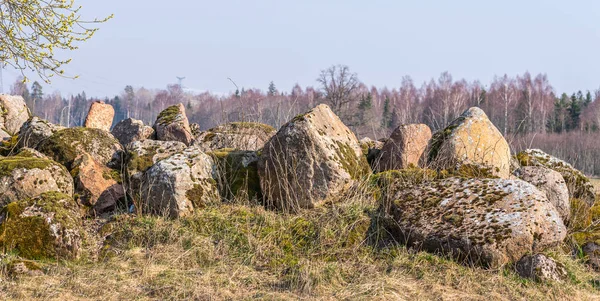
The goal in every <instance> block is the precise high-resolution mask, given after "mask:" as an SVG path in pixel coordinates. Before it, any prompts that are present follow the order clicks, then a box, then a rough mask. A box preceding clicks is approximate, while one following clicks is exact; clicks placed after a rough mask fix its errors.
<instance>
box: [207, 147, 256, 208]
mask: <svg viewBox="0 0 600 301" xmlns="http://www.w3.org/2000/svg"><path fill="white" fill-rule="evenodd" d="M207 154H208V155H209V156H211V157H212V158H213V160H214V162H215V166H216V175H215V179H216V180H217V185H218V187H219V194H220V195H221V197H222V198H223V199H224V200H225V201H239V200H245V201H251V202H252V201H253V202H254V203H258V202H260V201H262V192H261V190H260V181H259V177H258V154H257V153H256V152H255V151H242V150H233V149H219V150H215V151H212V152H209V153H207Z"/></svg>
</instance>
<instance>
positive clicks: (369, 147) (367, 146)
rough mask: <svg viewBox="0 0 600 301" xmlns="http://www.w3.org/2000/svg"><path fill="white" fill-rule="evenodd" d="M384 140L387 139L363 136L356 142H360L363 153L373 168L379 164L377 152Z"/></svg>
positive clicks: (379, 150)
mask: <svg viewBox="0 0 600 301" xmlns="http://www.w3.org/2000/svg"><path fill="white" fill-rule="evenodd" d="M385 141H387V139H382V140H373V139H371V138H369V137H364V138H362V139H360V141H359V142H358V143H360V148H361V150H362V153H363V155H364V156H365V157H366V158H367V162H368V163H369V166H371V168H372V169H373V170H377V169H376V168H377V166H378V165H379V153H380V152H381V149H382V148H383V145H384V144H385Z"/></svg>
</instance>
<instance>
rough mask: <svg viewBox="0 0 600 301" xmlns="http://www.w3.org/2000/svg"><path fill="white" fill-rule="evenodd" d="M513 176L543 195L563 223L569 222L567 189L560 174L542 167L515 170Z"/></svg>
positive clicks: (526, 167) (569, 212)
mask: <svg viewBox="0 0 600 301" xmlns="http://www.w3.org/2000/svg"><path fill="white" fill-rule="evenodd" d="M514 175H515V176H517V177H518V178H519V179H521V180H523V181H525V182H527V183H530V184H533V185H534V186H535V187H537V188H538V189H539V190H540V191H541V192H543V193H545V194H546V197H547V198H548V200H549V201H550V203H552V204H553V205H554V207H556V210H558V214H560V217H561V218H562V219H563V221H564V222H567V221H569V217H570V216H571V204H570V202H569V189H568V188H567V184H566V183H565V180H564V179H563V176H562V175H561V174H560V173H558V172H556V171H554V170H552V169H549V168H546V167H543V166H524V167H521V168H519V169H517V170H516V171H515V172H514Z"/></svg>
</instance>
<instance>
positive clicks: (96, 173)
mask: <svg viewBox="0 0 600 301" xmlns="http://www.w3.org/2000/svg"><path fill="white" fill-rule="evenodd" d="M73 166H74V167H75V168H74V169H73V171H72V172H71V173H72V174H73V176H74V179H75V192H76V193H77V194H78V195H79V202H80V203H82V204H83V205H86V206H89V207H92V208H93V211H94V212H96V213H103V212H106V211H110V210H113V209H114V208H115V206H116V204H117V201H118V200H119V199H120V198H123V197H124V196H125V191H124V189H123V186H122V185H121V184H120V183H119V182H121V180H120V174H119V172H118V171H116V170H113V169H110V168H108V167H106V166H104V165H103V164H99V163H98V162H96V161H94V159H93V158H92V156H90V155H89V154H87V153H83V154H81V155H80V156H79V157H78V158H77V159H76V160H75V162H74V163H73Z"/></svg>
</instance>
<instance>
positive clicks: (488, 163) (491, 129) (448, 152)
mask: <svg viewBox="0 0 600 301" xmlns="http://www.w3.org/2000/svg"><path fill="white" fill-rule="evenodd" d="M428 164H429V165H430V166H431V167H433V168H436V169H446V170H449V171H451V172H452V171H455V170H458V171H461V173H462V174H464V173H465V169H468V170H469V171H470V173H472V174H473V176H476V177H484V178H485V177H499V178H502V179H507V178H508V177H509V176H510V148H509V146H508V143H507V142H506V140H505V139H504V137H503V136H502V134H501V133H500V131H498V129H497V128H496V127H495V126H494V124H493V123H492V122H491V121H490V120H489V119H488V117H487V116H486V115H485V113H484V112H483V110H481V109H480V108H477V107H473V108H470V109H468V110H466V111H465V112H464V113H463V114H462V115H461V116H460V117H458V118H457V119H455V120H454V121H452V123H451V124H450V125H449V126H448V127H446V128H445V129H443V130H440V131H438V132H436V133H435V134H434V135H433V137H432V138H431V141H430V143H429V150H428Z"/></svg>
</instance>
